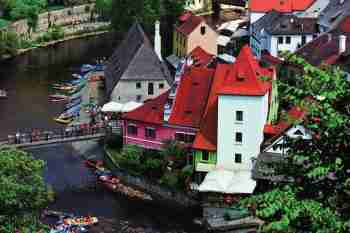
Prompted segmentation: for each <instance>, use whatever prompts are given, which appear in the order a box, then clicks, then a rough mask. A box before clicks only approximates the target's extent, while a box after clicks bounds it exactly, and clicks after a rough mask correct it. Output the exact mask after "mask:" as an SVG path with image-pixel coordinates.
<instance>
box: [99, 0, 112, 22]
mask: <svg viewBox="0 0 350 233" xmlns="http://www.w3.org/2000/svg"><path fill="white" fill-rule="evenodd" d="M112 3H113V0H96V10H97V13H98V14H99V15H100V16H101V17H102V18H103V19H105V20H108V19H110V18H111V16H112Z"/></svg>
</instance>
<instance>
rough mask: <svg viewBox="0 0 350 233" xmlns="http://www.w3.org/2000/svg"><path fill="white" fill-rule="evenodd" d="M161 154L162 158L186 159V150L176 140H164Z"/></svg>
mask: <svg viewBox="0 0 350 233" xmlns="http://www.w3.org/2000/svg"><path fill="white" fill-rule="evenodd" d="M162 154H163V156H164V158H171V157H175V158H176V159H177V160H184V159H185V158H186V149H185V148H184V147H183V146H182V145H181V144H180V143H179V142H177V141H176V140H165V141H164V143H163V150H162Z"/></svg>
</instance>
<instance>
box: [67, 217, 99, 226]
mask: <svg viewBox="0 0 350 233" xmlns="http://www.w3.org/2000/svg"><path fill="white" fill-rule="evenodd" d="M63 223H64V224H65V225H73V226H90V225H94V224H97V223H98V219H97V218H96V217H76V218H66V219H64V220H63Z"/></svg>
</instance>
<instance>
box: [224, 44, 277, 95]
mask: <svg viewBox="0 0 350 233" xmlns="http://www.w3.org/2000/svg"><path fill="white" fill-rule="evenodd" d="M273 72H274V70H273V69H270V68H262V67H261V66H260V65H259V62H258V61H257V60H256V59H255V58H254V56H253V54H252V51H251V49H250V47H249V46H248V45H246V46H244V47H243V48H242V49H241V52H240V54H239V55H238V57H237V60H236V62H235V63H234V64H232V66H231V69H229V70H227V71H226V73H225V74H222V75H223V77H221V78H223V79H224V81H223V86H222V87H221V88H220V90H219V94H222V95H244V96H263V95H265V94H266V93H267V92H268V91H269V90H270V89H271V82H269V81H267V80H263V79H264V78H269V79H271V78H272V75H273Z"/></svg>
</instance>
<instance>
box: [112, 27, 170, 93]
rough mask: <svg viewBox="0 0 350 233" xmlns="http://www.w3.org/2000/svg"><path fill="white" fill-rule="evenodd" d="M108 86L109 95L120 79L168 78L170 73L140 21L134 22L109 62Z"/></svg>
mask: <svg viewBox="0 0 350 233" xmlns="http://www.w3.org/2000/svg"><path fill="white" fill-rule="evenodd" d="M105 73H106V75H105V76H106V88H107V93H108V95H109V94H110V93H111V92H112V91H113V89H114V87H115V86H116V84H117V83H118V82H119V80H121V79H122V80H134V81H136V80H166V81H167V82H168V83H169V84H171V83H172V80H171V77H170V73H169V71H168V69H167V67H166V65H165V64H164V63H162V62H161V61H160V60H159V58H158V56H157V54H156V53H155V51H154V49H153V47H152V44H151V42H150V41H149V39H148V38H147V36H146V34H145V32H144V31H143V29H142V27H141V26H140V24H139V23H137V22H136V23H134V25H133V26H132V27H131V28H130V30H129V32H128V33H127V35H126V37H125V38H124V40H123V41H122V42H121V44H120V45H119V46H118V48H117V49H116V50H115V52H114V53H113V55H112V56H111V57H110V59H109V60H108V62H107V67H106V71H105Z"/></svg>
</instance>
